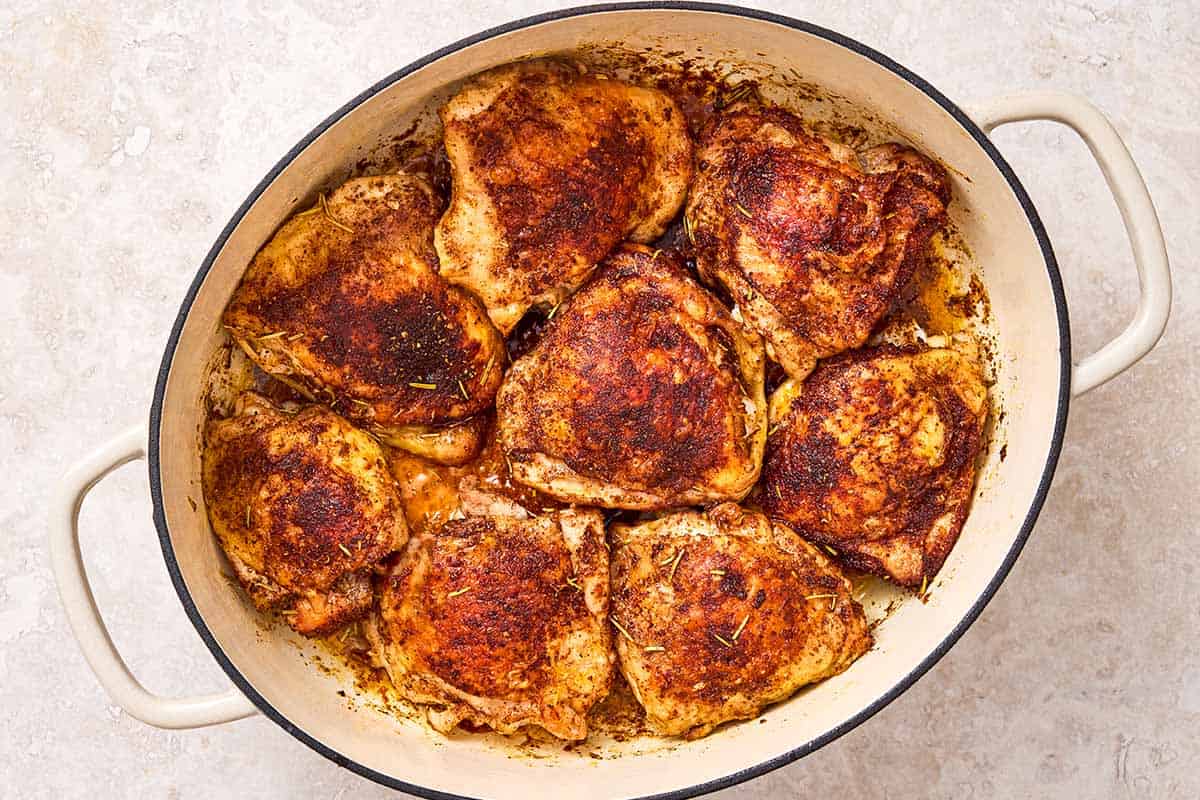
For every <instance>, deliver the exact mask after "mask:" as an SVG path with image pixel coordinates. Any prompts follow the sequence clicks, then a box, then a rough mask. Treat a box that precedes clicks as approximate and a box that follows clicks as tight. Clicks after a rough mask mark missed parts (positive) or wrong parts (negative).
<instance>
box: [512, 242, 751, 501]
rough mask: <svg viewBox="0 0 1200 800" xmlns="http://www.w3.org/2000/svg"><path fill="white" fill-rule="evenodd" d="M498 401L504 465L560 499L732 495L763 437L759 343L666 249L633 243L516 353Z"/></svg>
mask: <svg viewBox="0 0 1200 800" xmlns="http://www.w3.org/2000/svg"><path fill="white" fill-rule="evenodd" d="M496 413H497V426H498V430H499V438H500V445H501V447H502V448H503V450H504V454H505V456H506V457H507V458H508V461H509V466H510V469H511V471H512V475H513V478H514V479H515V480H516V481H518V482H519V483H522V484H524V485H527V486H530V487H533V488H535V489H538V490H539V491H542V492H545V493H546V494H549V495H551V496H553V497H556V498H558V499H560V500H564V501H568V502H575V503H581V504H586V505H593V506H604V507H607V508H630V509H659V508H668V507H671V506H682V505H690V504H694V503H706V502H713V501H717V500H726V499H740V498H741V497H742V496H744V495H745V494H746V493H747V492H748V491H749V490H750V487H751V486H753V484H754V482H755V481H756V480H757V479H758V474H759V470H760V468H761V464H762V447H763V443H764V441H765V438H766V403H765V402H764V397H763V354H762V343H761V340H760V339H759V338H758V336H757V335H756V334H754V333H753V332H751V331H749V330H747V329H745V328H744V327H743V326H742V325H740V324H739V323H738V322H737V321H735V320H734V319H733V317H731V316H730V314H729V311H728V310H726V309H725V307H724V306H722V305H721V304H720V303H719V302H718V301H717V300H716V298H714V297H713V296H712V295H711V294H709V293H708V292H707V291H705V290H704V289H702V288H701V287H700V286H699V285H698V284H697V283H696V282H695V281H694V280H692V278H691V277H690V276H689V275H688V274H687V272H686V271H685V270H684V269H683V267H682V266H680V264H679V263H678V262H677V261H676V260H675V259H674V257H672V256H669V255H668V254H666V253H663V252H658V251H651V250H649V249H647V248H645V247H641V246H636V245H629V246H626V247H625V248H624V249H622V250H620V251H618V252H617V253H616V254H614V255H613V256H612V257H611V258H609V259H608V260H607V261H606V262H605V263H604V265H603V266H602V267H601V268H600V269H599V270H598V271H597V273H596V275H595V277H594V278H593V280H592V281H591V282H590V283H588V285H587V286H585V287H584V288H583V289H581V290H580V291H579V292H578V293H577V294H576V295H575V296H574V297H572V298H571V299H570V300H567V301H566V302H565V303H564V304H563V305H562V307H561V308H560V309H559V310H558V312H557V313H556V314H555V315H554V318H553V319H552V320H551V321H550V323H549V325H548V326H547V328H546V329H545V331H544V332H543V334H542V338H541V340H540V341H539V342H538V343H537V344H536V345H535V346H534V348H533V349H532V350H531V351H530V352H528V353H527V354H525V355H524V356H522V357H521V358H519V359H517V360H516V362H514V364H513V366H512V368H511V369H510V370H509V372H508V375H507V376H506V377H505V381H504V385H503V386H502V387H501V389H500V392H499V394H498V395H497V399H496Z"/></svg>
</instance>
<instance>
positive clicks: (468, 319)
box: [223, 173, 506, 463]
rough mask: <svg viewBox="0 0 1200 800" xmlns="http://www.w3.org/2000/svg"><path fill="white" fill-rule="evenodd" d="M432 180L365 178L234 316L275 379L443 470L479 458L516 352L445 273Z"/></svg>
mask: <svg viewBox="0 0 1200 800" xmlns="http://www.w3.org/2000/svg"><path fill="white" fill-rule="evenodd" d="M437 213H438V201H437V198H436V197H435V195H434V192H433V189H432V188H431V187H430V186H429V184H428V182H427V181H425V180H424V179H423V178H421V177H418V176H415V175H411V174H407V173H396V174H389V175H376V176H371V177H364V178H355V179H352V180H350V181H347V182H346V183H344V184H342V185H341V186H339V187H338V188H337V189H336V190H335V191H334V192H333V193H332V194H331V195H330V196H329V198H328V199H325V197H324V196H323V195H322V198H321V201H320V202H319V203H318V204H317V206H316V207H315V208H313V209H310V210H308V211H305V212H302V213H300V214H297V215H295V216H293V217H292V218H291V219H290V220H288V221H287V222H286V223H284V225H283V226H282V227H281V228H280V229H279V231H278V232H277V233H276V234H275V235H274V236H273V237H272V238H271V240H270V241H269V242H268V243H267V244H266V245H264V246H263V248H262V249H261V250H260V251H259V252H258V254H257V255H256V256H255V257H254V260H253V262H252V263H251V265H250V267H249V268H248V269H247V270H246V274H245V275H244V276H243V278H242V282H241V284H240V285H239V286H238V288H237V290H236V291H235V292H234V295H233V298H232V299H231V300H230V302H229V305H228V307H227V308H226V310H225V314H224V317H223V322H224V324H225V326H226V328H227V329H228V330H229V332H230V334H231V336H232V337H233V339H234V341H235V342H237V344H238V345H239V346H240V347H241V348H242V349H243V350H244V351H245V352H246V353H247V355H249V356H250V358H251V359H253V360H254V362H255V363H256V364H258V366H259V367H261V368H262V369H263V371H265V372H267V373H268V374H270V375H272V376H273V377H275V378H276V379H278V380H280V381H282V382H284V383H286V384H287V385H289V386H291V387H292V388H293V389H295V390H296V391H298V392H299V393H300V394H302V395H303V396H304V397H306V398H308V399H310V400H321V401H324V402H327V403H330V404H331V405H333V406H335V407H337V408H339V410H340V411H341V413H343V414H345V415H346V416H347V417H348V418H350V419H352V420H354V421H355V422H356V423H358V424H360V425H362V426H363V427H366V428H368V429H369V430H371V432H372V433H374V434H375V435H376V436H378V437H379V438H380V439H382V440H384V441H386V442H387V443H388V444H390V445H392V446H394V447H399V448H402V449H404V450H408V451H410V452H415V453H417V454H419V455H423V456H425V457H428V458H431V459H434V460H437V461H440V462H443V463H463V462H465V461H466V460H468V459H470V458H471V457H472V456H473V455H474V454H475V453H476V452H478V450H479V446H480V444H481V442H482V436H481V430H482V428H481V426H480V424H479V423H477V422H474V421H472V420H471V418H472V416H473V415H476V414H478V413H480V412H481V411H483V410H485V409H486V408H487V407H488V406H490V405H491V403H492V399H493V398H494V396H495V393H496V390H497V389H498V388H499V386H500V381H501V379H502V373H503V369H504V359H505V357H506V356H505V349H504V342H503V339H502V338H501V336H500V334H499V332H498V331H497V330H496V329H495V327H494V326H493V325H492V324H491V321H490V320H489V319H488V317H487V314H486V312H485V310H484V308H483V306H482V304H481V303H480V302H479V301H478V300H477V299H476V298H475V297H473V296H471V295H470V294H469V293H468V292H466V291H464V290H462V289H461V288H459V287H456V286H452V285H450V284H449V283H447V282H446V281H444V280H443V279H442V278H441V277H439V276H438V274H437V256H436V253H435V251H434V248H433V238H432V237H433V225H434V222H435V220H436V219H437Z"/></svg>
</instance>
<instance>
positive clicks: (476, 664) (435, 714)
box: [367, 511, 613, 740]
mask: <svg viewBox="0 0 1200 800" xmlns="http://www.w3.org/2000/svg"><path fill="white" fill-rule="evenodd" d="M607 616H608V551H607V550H606V549H605V543H604V521H603V518H602V517H601V516H600V514H599V512H596V511H560V512H556V513H554V514H549V515H546V516H542V517H537V518H534V519H519V518H516V517H506V516H494V517H467V518H464V519H459V520H452V521H450V522H448V523H446V524H445V525H444V526H443V527H442V528H441V529H440V530H439V531H437V532H435V533H427V534H422V535H420V536H417V537H415V538H414V539H413V540H412V541H411V542H410V543H409V547H408V549H407V550H406V551H405V553H404V556H403V558H402V559H401V560H400V561H399V562H398V563H397V564H396V565H395V567H394V568H393V569H392V571H391V572H390V573H389V574H388V575H387V576H386V577H385V579H384V580H383V583H382V586H381V587H380V599H379V609H378V611H377V612H376V614H375V616H374V617H373V618H372V620H373V621H372V622H370V623H368V625H367V635H368V638H369V639H370V640H371V642H372V644H373V646H374V649H375V653H376V657H377V659H378V661H379V662H380V663H382V664H383V665H384V666H385V667H386V668H387V671H388V674H389V676H390V677H391V679H392V682H393V683H394V684H395V686H396V688H397V690H398V691H399V692H400V694H401V695H403V696H404V697H405V698H407V699H408V700H410V701H412V702H415V703H420V704H423V705H428V706H431V708H430V709H429V720H430V723H431V724H432V725H433V726H434V727H435V728H436V729H437V730H439V731H442V732H448V731H450V730H452V729H453V728H454V727H455V726H456V725H458V724H459V723H460V722H463V721H467V722H469V723H471V724H472V725H487V726H489V727H491V728H492V729H494V730H497V731H500V732H501V733H514V732H516V731H517V730H518V729H519V728H521V727H523V726H526V725H539V726H541V727H542V728H544V729H545V730H547V731H549V732H550V733H551V734H553V735H555V736H557V737H559V738H561V739H570V740H579V739H583V738H585V737H586V736H587V719H586V716H587V712H588V709H590V708H591V707H592V705H594V704H595V703H596V702H598V701H599V700H600V699H601V698H603V697H604V696H605V695H606V694H607V693H608V689H609V686H610V684H611V681H612V663H613V655H612V642H611V638H610V631H609V628H608V621H607Z"/></svg>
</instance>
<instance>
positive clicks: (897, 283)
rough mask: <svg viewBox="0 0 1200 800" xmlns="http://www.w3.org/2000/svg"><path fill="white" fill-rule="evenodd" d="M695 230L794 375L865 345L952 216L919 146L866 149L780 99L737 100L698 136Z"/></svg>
mask: <svg viewBox="0 0 1200 800" xmlns="http://www.w3.org/2000/svg"><path fill="white" fill-rule="evenodd" d="M696 159H697V163H698V164H699V165H700V166H699V168H698V171H697V174H696V180H695V184H694V186H693V187H692V191H691V195H690V196H689V199H688V207H687V210H686V212H685V214H686V222H685V224H686V228H687V230H688V232H689V235H690V237H691V239H692V240H693V242H694V248H695V254H696V264H697V267H698V268H699V270H700V274H701V276H702V277H703V278H704V279H705V280H707V281H711V282H715V283H719V284H721V285H722V286H723V287H724V288H725V289H726V290H727V291H728V292H729V294H730V296H731V298H732V300H733V302H734V303H735V305H736V306H737V309H738V312H739V314H740V315H741V317H742V318H743V319H744V320H745V321H746V322H747V323H748V324H749V325H750V326H751V327H753V328H754V329H755V330H757V331H758V332H759V333H760V334H762V336H763V337H764V338H765V339H766V342H767V352H768V355H770V356H771V357H772V358H773V359H774V360H776V361H778V362H779V363H780V365H781V366H782V367H783V368H784V370H785V371H786V372H787V373H788V375H789V376H790V377H792V378H796V379H802V378H803V377H804V376H805V375H807V374H808V373H809V372H810V371H811V370H812V369H813V367H814V366H815V365H816V362H817V359H819V358H826V357H828V356H832V355H835V354H837V353H840V352H842V351H844V350H848V349H851V348H854V347H859V346H861V345H863V344H864V343H866V341H867V339H868V337H869V336H870V334H871V332H872V330H873V329H874V328H875V327H876V325H877V324H878V323H879V322H880V320H881V319H883V317H884V316H885V315H886V314H887V313H888V312H889V311H890V310H891V309H892V307H893V304H894V303H895V302H896V300H897V299H898V298H899V297H900V295H901V293H902V292H903V290H904V288H905V285H906V284H907V283H908V282H909V281H910V280H911V278H912V276H913V274H914V273H915V272H916V270H917V269H918V267H919V266H920V265H921V263H922V262H923V260H924V259H925V258H927V254H928V250H929V241H930V238H931V237H932V235H933V234H934V233H935V232H937V231H938V230H939V229H940V228H942V227H943V226H944V224H945V222H946V219H947V217H946V206H947V204H948V203H949V202H950V184H949V181H948V179H947V177H946V173H945V171H944V170H943V169H942V168H941V167H940V166H939V165H937V164H935V163H934V162H933V161H931V160H929V159H928V158H926V157H925V156H923V155H921V154H920V153H918V152H916V151H915V150H912V149H911V148H906V147H902V146H900V145H896V144H884V145H880V146H878V147H875V148H872V149H870V150H867V151H865V152H864V153H862V154H861V155H860V154H857V153H855V152H854V151H853V150H852V149H850V148H849V147H846V146H844V145H841V144H838V143H836V142H834V141H832V140H830V139H826V138H822V137H819V136H817V135H815V134H814V133H812V132H811V131H809V130H808V129H806V127H805V125H804V122H803V120H801V118H800V117H797V116H796V115H794V114H792V113H790V112H787V111H784V110H783V109H780V108H764V107H761V106H758V105H756V104H752V103H745V102H743V103H738V104H735V105H734V106H733V107H732V108H730V109H729V110H728V111H726V112H725V113H723V114H722V115H721V116H719V117H717V118H716V119H715V120H714V121H713V122H712V123H711V124H710V126H709V128H707V129H706V132H705V133H704V134H703V135H702V137H701V141H700V142H699V144H698V146H697V154H696Z"/></svg>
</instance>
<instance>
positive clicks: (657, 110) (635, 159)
mask: <svg viewBox="0 0 1200 800" xmlns="http://www.w3.org/2000/svg"><path fill="white" fill-rule="evenodd" d="M441 118H442V123H443V126H444V129H445V144H446V153H447V155H448V156H449V159H450V168H451V173H452V180H453V192H452V196H451V199H450V207H449V209H448V210H447V211H446V214H445V216H443V217H442V219H441V221H440V222H439V223H438V226H437V232H436V242H437V250H438V255H439V257H440V259H441V273H442V275H443V276H444V277H445V278H446V279H447V280H449V281H450V282H451V283H456V284H459V285H462V286H465V287H467V288H468V289H470V290H471V291H473V292H474V293H475V294H477V295H479V296H480V297H481V298H483V301H484V303H485V304H486V305H487V309H488V313H489V314H490V315H491V318H492V321H493V322H495V323H496V327H498V328H499V329H500V330H501V331H502V332H504V333H505V334H506V335H507V334H508V333H509V332H510V331H512V329H513V328H514V327H515V326H516V324H517V321H518V320H520V318H521V316H522V315H523V314H524V313H525V311H526V310H528V309H529V308H530V307H531V306H540V307H543V308H550V307H552V306H555V305H557V304H558V303H559V302H561V301H562V300H563V298H565V297H566V296H567V295H569V294H570V293H571V292H572V291H574V290H575V289H576V288H577V287H578V286H579V285H580V284H582V283H583V282H584V280H585V279H586V278H587V276H588V273H589V272H591V271H592V269H593V268H594V267H595V266H596V264H597V263H599V261H600V260H601V259H602V258H604V256H605V255H607V254H608V253H609V251H610V250H612V249H613V247H615V246H616V245H617V244H618V243H620V242H621V241H623V240H625V239H629V240H631V241H634V242H649V241H653V240H654V239H656V238H658V237H659V236H661V235H662V233H663V231H664V230H665V229H666V226H667V223H668V222H669V221H670V220H671V218H672V217H674V216H675V214H676V212H677V211H678V210H679V208H680V206H681V205H682V204H683V199H684V196H685V194H686V192H687V187H688V183H689V182H690V180H691V173H692V145H691V140H690V139H689V137H688V132H687V126H686V122H685V120H684V116H683V113H682V112H681V111H680V109H679V107H678V106H676V104H675V102H674V101H673V100H672V99H671V98H670V97H668V96H667V95H666V94H664V93H663V92H660V91H658V90H656V89H646V88H641V87H638V86H633V85H631V84H628V83H624V82H622V81H617V80H604V79H602V78H599V77H595V76H592V75H587V74H581V73H580V71H579V70H578V69H576V68H575V67H573V66H571V65H568V64H564V63H560V62H557V61H548V60H541V61H527V62H523V63H519V64H509V65H507V66H503V67H499V68H497V69H494V70H490V71H488V72H485V73H483V74H481V75H478V76H476V77H475V78H473V79H471V80H470V81H468V83H467V84H466V85H465V86H464V87H463V88H462V89H461V90H459V92H458V94H456V95H455V96H454V97H453V98H452V99H451V100H450V101H449V102H448V103H447V104H446V105H445V107H444V108H443V109H442V111H441Z"/></svg>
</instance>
